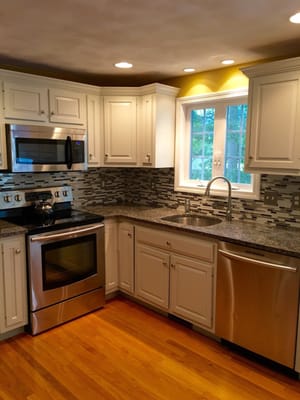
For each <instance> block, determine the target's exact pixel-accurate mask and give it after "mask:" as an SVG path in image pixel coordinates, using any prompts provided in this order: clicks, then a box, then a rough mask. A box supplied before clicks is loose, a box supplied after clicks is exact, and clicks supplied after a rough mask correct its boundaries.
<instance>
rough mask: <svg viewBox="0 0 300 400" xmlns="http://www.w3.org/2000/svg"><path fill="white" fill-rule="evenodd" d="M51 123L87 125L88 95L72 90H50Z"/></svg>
mask: <svg viewBox="0 0 300 400" xmlns="http://www.w3.org/2000/svg"><path fill="white" fill-rule="evenodd" d="M49 106H50V121H51V122H57V123H69V124H77V125H85V123H86V95H85V94H83V93H78V92H75V91H74V92H73V91H72V90H64V89H50V90H49Z"/></svg>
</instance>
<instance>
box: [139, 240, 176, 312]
mask: <svg viewBox="0 0 300 400" xmlns="http://www.w3.org/2000/svg"><path fill="white" fill-rule="evenodd" d="M135 251H136V255H135V257H136V261H135V294H136V296H137V297H139V298H141V299H143V300H145V301H147V302H149V303H151V304H153V305H156V306H158V307H160V308H162V309H168V306H169V254H168V253H167V252H165V251H162V250H158V249H156V248H154V247H151V246H147V245H145V244H143V243H139V242H137V244H136V248H135Z"/></svg>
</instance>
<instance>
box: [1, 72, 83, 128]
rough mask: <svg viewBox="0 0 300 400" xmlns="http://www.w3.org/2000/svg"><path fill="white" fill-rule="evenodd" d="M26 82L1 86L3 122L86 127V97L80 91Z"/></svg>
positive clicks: (11, 82)
mask: <svg viewBox="0 0 300 400" xmlns="http://www.w3.org/2000/svg"><path fill="white" fill-rule="evenodd" d="M43 83H44V82H42V81H41V82H40V83H39V84H38V83H37V82H32V81H31V80H29V79H20V80H17V79H16V80H13V81H10V80H6V81H4V84H3V94H4V95H3V99H4V118H5V119H12V120H23V121H37V122H50V123H55V124H57V123H62V124H72V125H85V124H86V96H85V94H84V93H81V92H80V91H76V90H71V89H64V88H61V89H60V88H48V87H46V86H43Z"/></svg>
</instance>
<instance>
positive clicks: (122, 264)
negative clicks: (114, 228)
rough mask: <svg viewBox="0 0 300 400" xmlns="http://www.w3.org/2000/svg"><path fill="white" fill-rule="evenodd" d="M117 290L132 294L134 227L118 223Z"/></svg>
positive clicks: (126, 223) (125, 223)
mask: <svg viewBox="0 0 300 400" xmlns="http://www.w3.org/2000/svg"><path fill="white" fill-rule="evenodd" d="M119 288H120V290H122V291H125V292H128V293H133V292H134V227H133V225H132V224H130V223H128V222H120V223H119Z"/></svg>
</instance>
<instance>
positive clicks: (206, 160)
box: [189, 108, 215, 180]
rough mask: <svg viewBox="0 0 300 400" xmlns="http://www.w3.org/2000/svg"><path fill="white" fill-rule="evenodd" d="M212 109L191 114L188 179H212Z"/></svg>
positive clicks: (213, 110) (213, 114)
mask: <svg viewBox="0 0 300 400" xmlns="http://www.w3.org/2000/svg"><path fill="white" fill-rule="evenodd" d="M214 119H215V109H214V108H203V109H198V110H192V112H191V159H190V174H189V178H190V179H199V180H210V179H211V177H212V159H213V139H214Z"/></svg>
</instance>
